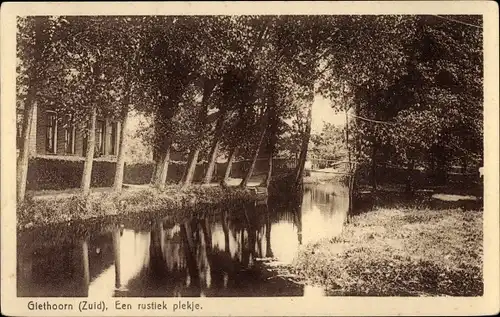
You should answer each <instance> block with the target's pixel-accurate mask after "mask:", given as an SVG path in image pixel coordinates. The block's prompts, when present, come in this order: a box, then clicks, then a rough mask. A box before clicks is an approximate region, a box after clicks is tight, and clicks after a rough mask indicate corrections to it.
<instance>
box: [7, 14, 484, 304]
mask: <svg viewBox="0 0 500 317" xmlns="http://www.w3.org/2000/svg"><path fill="white" fill-rule="evenodd" d="M16 22H17V33H16V35H17V43H16V45H17V46H16V48H17V64H16V67H17V77H16V89H17V95H16V114H17V116H16V119H17V121H16V125H17V134H16V136H17V140H16V142H17V152H16V155H17V171H16V172H17V179H16V191H17V214H16V217H17V218H16V219H17V263H16V268H17V296H19V297H89V296H95V295H98V296H101V297H103V298H104V297H278V296H279V297H281V296H287V297H288V296H300V297H316V298H317V297H324V296H412V297H417V296H426V297H427V296H470V297H477V296H482V295H483V292H484V286H483V284H484V283H483V264H484V263H483V240H484V239H483V224H484V221H483V209H484V207H483V177H484V176H483V166H484V149H483V141H484V128H483V119H484V118H483V108H484V107H483V103H484V96H483V77H484V75H483V19H482V16H480V15H431V14H429V15H202V16H195V15H193V16H190V15H185V16H163V15H144V16H141V15H138V16H104V15H103V16H99V15H93V16H83V15H82V16H70V15H68V16H64V15H57V16H44V15H40V16H22V17H17V20H16Z"/></svg>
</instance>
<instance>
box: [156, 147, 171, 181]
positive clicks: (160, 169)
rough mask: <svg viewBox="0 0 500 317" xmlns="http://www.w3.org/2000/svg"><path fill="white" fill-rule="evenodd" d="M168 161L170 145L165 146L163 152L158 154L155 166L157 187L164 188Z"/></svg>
mask: <svg viewBox="0 0 500 317" xmlns="http://www.w3.org/2000/svg"><path fill="white" fill-rule="evenodd" d="M169 161H170V146H169V147H167V149H166V151H165V153H163V154H162V155H160V158H159V159H158V162H157V166H156V175H157V177H156V180H155V187H156V188H158V189H163V188H165V183H166V182H167V174H168V163H169Z"/></svg>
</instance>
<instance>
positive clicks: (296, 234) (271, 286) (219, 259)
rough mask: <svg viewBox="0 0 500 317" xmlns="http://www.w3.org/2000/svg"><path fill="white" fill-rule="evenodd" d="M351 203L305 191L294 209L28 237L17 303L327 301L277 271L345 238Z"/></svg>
mask: <svg viewBox="0 0 500 317" xmlns="http://www.w3.org/2000/svg"><path fill="white" fill-rule="evenodd" d="M348 199H349V198H348V191H347V189H346V188H345V187H342V186H340V185H337V184H322V185H306V186H305V188H304V193H303V197H302V199H298V201H297V202H293V203H287V204H284V203H278V202H273V201H268V203H267V204H256V205H251V206H246V207H240V209H241V210H237V211H236V212H234V211H231V210H227V209H222V210H221V211H220V212H214V213H207V214H210V215H207V216H204V217H196V218H191V219H187V220H186V221H184V222H182V223H175V222H172V221H169V220H168V219H167V218H164V219H158V220H155V221H151V222H147V225H144V224H141V225H138V224H137V223H134V222H130V221H123V222H122V221H120V220H119V219H115V220H113V221H110V222H109V221H108V222H106V223H84V224H79V225H76V224H61V225H58V226H54V227H48V228H41V229H37V230H35V231H29V232H22V233H20V234H19V235H18V255H17V257H18V259H17V260H18V261H17V268H18V269H17V272H18V278H17V281H18V296H30V297H32V296H33V297H37V296H41V297H51V296H74V297H79V296H82V297H87V296H89V297H93V296H99V297H110V296H115V297H119V296H133V297H173V296H188V297H199V296H207V297H210V296H216V297H233V296H238V297H252V296H322V295H323V291H322V290H321V289H319V288H316V287H312V286H305V285H302V284H300V283H296V282H294V281H291V280H289V279H287V278H282V277H280V276H279V275H278V274H277V273H276V270H275V269H274V268H275V267H276V265H277V264H278V266H279V264H289V263H291V262H292V261H293V259H294V257H295V256H296V254H297V252H298V250H299V248H300V246H301V245H304V244H308V243H311V242H314V241H316V240H319V239H321V238H325V237H334V236H335V235H337V234H339V233H340V232H341V230H342V226H343V224H344V220H345V218H346V215H347V210H348V205H349V204H348ZM42 231H43V233H42Z"/></svg>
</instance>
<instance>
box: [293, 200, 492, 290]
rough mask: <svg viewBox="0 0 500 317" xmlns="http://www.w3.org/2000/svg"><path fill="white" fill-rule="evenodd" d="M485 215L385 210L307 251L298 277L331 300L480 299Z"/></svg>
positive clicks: (300, 261) (356, 221) (359, 219)
mask: <svg viewBox="0 0 500 317" xmlns="http://www.w3.org/2000/svg"><path fill="white" fill-rule="evenodd" d="M482 216H483V214H482V212H481V211H478V210H468V211H464V210H463V209H462V208H455V209H441V210H431V209H426V208H411V207H406V208H383V207H377V208H375V209H374V210H373V211H371V212H368V213H364V214H360V215H358V216H355V217H354V218H353V219H352V221H351V222H350V223H349V224H347V225H346V227H345V229H344V232H343V233H342V234H341V235H340V236H339V237H337V238H335V239H332V240H324V241H321V242H319V243H317V244H314V245H308V246H305V248H304V249H303V250H301V252H300V254H299V256H298V258H297V259H296V261H295V262H294V264H293V268H292V271H293V273H295V274H298V275H299V276H300V277H302V278H303V279H305V280H306V281H309V282H310V283H314V284H320V285H323V286H325V287H326V289H327V292H328V293H329V294H331V295H353V296H357V295H362V296H434V295H451V296H480V295H482V293H483V282H482V254H483V247H482V246H483V244H482V225H483V221H482V219H483V218H482Z"/></svg>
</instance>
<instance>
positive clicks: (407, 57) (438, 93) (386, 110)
mask: <svg viewBox="0 0 500 317" xmlns="http://www.w3.org/2000/svg"><path fill="white" fill-rule="evenodd" d="M460 19H462V20H463V21H466V22H467V24H463V23H460V21H461V20H460ZM457 21H458V22H457ZM481 22H482V21H481V18H480V17H477V16H462V17H460V16H458V17H454V19H452V20H450V19H448V18H446V17H443V16H396V15H392V16H382V15H380V16H355V15H350V16H326V15H323V16H134V17H120V16H95V17H79V16H71V17H48V16H39V17H22V18H19V19H18V53H19V54H18V56H19V57H20V58H19V65H18V106H19V107H23V108H24V111H25V113H26V114H27V115H26V116H25V117H26V118H29V113H28V112H29V111H30V109H31V108H32V104H33V103H35V102H38V103H44V104H50V105H53V107H54V108H56V109H57V110H58V111H62V112H66V113H71V114H75V116H76V117H78V120H79V121H82V122H83V121H87V122H89V124H88V131H89V133H90V134H89V135H90V137H89V138H88V142H89V147H88V148H89V149H91V148H93V144H91V143H92V142H94V141H93V137H92V131H93V129H92V122H93V120H94V121H95V115H96V113H102V114H106V115H109V116H114V117H115V118H119V119H120V120H122V121H123V122H124V125H125V122H126V120H127V117H128V113H129V112H130V111H132V110H133V111H137V112H139V113H142V114H144V115H145V116H147V117H150V118H152V120H153V122H154V124H153V126H152V127H145V128H144V129H142V132H143V133H142V135H143V136H144V141H145V142H146V143H149V144H150V145H151V146H152V148H153V159H154V161H155V162H156V168H155V172H154V177H153V178H154V183H155V184H156V185H157V186H158V187H160V188H161V187H163V186H164V184H165V182H166V176H167V173H168V162H169V161H170V154H171V151H175V152H178V153H182V154H184V155H186V156H187V160H188V162H187V165H186V169H185V172H184V175H183V177H182V179H181V183H182V184H183V187H185V186H187V185H189V184H190V183H191V182H192V180H193V174H194V171H195V169H196V165H197V163H198V162H199V161H200V160H205V161H207V162H208V168H207V171H206V175H205V177H204V182H206V183H208V182H210V181H211V178H212V175H213V170H214V165H215V161H216V159H217V157H219V156H227V157H228V160H229V163H228V164H227V166H228V167H227V168H228V169H229V170H230V168H231V164H230V163H231V162H232V159H234V157H240V158H241V157H244V158H248V159H251V160H252V161H253V163H252V164H250V165H249V167H248V171H247V174H246V175H245V177H244V179H243V181H242V185H243V186H244V185H246V182H247V181H248V178H249V177H250V176H251V175H252V172H253V169H254V166H255V160H256V159H257V157H259V153H260V156H262V154H265V155H267V156H268V157H269V177H267V179H270V174H271V173H272V157H273V156H274V155H276V154H277V153H280V154H287V155H290V156H291V157H293V156H295V157H297V158H298V161H299V163H298V166H297V171H296V179H295V180H296V181H297V182H300V179H301V177H302V172H303V169H304V163H305V160H306V157H307V150H308V145H309V143H310V141H312V142H313V143H315V144H316V146H315V151H321V152H323V153H325V152H329V153H328V155H327V156H328V157H331V158H336V157H339V155H338V154H336V153H333V152H335V151H337V150H338V151H340V149H337V148H336V147H335V146H334V145H333V144H331V143H329V141H325V140H319V139H318V138H316V137H313V140H310V138H311V136H310V134H311V126H310V125H311V105H312V102H313V101H314V96H315V95H317V94H322V95H323V96H325V97H327V98H329V99H330V100H331V101H332V105H333V107H334V108H335V110H338V111H346V112H347V114H349V115H350V116H351V120H349V127H348V128H349V131H348V135H350V136H351V137H350V138H349V140H348V143H349V153H352V154H353V158H355V160H356V161H358V162H359V163H360V164H364V163H370V162H371V163H372V165H373V167H374V168H375V167H376V163H377V162H378V161H380V162H383V163H390V164H397V165H400V166H404V167H407V168H409V169H412V168H413V167H415V166H419V165H424V166H428V167H429V168H433V169H436V171H443V170H445V169H446V168H447V167H448V166H449V165H450V164H452V163H454V162H455V161H457V160H459V161H461V162H462V163H463V164H466V165H467V164H469V165H473V164H477V163H479V164H480V161H481V160H482V133H483V128H482V102H483V95H482V70H483V67H482V65H483V62H482V33H481V32H482V30H481ZM474 25H477V27H474ZM124 29H126V30H127V31H125V32H124V31H123V30H124ZM26 126H27V125H26ZM327 129H329V128H328V127H327ZM24 130H26V129H24ZM325 133H330V132H328V131H325ZM343 134H344V133H342V135H343ZM346 138H347V135H346ZM122 139H123V141H122V142H123V144H122V145H126V139H127V138H126V137H124V138H122ZM337 141H338V140H337ZM27 146H28V145H26V149H27ZM22 153H25V151H24V152H22ZM92 154H93V153H91V152H90V151H89V152H88V153H87V160H86V165H85V169H84V172H83V178H82V189H83V190H84V192H85V190H88V188H86V186H87V187H88V186H89V184H90V181H89V179H90V178H89V177H90V176H89V175H87V181H85V180H84V179H85V177H86V176H85V175H86V174H88V173H90V172H89V171H91V170H92V157H93V155H92ZM123 155H125V154H123ZM315 155H317V153H316V154H315ZM24 157H25V155H20V160H22V162H21V161H20V164H19V166H24V163H26V164H27V160H24ZM120 157H122V154H120ZM120 157H119V164H117V173H116V174H117V175H123V159H120ZM21 163H22V164H21ZM120 166H122V167H121V169H119V167H120ZM26 168H27V167H26ZM21 171H22V169H21ZM226 174H227V173H226ZM374 175H375V173H374ZM23 178H24V179H23ZM122 178H123V177H122ZM121 181H122V180H120V178H118V179H116V178H115V186H116V187H117V188H118V187H119V188H121ZM18 182H20V183H23V182H25V176H23V174H22V173H21V172H20V173H19V174H18ZM85 184H86V185H85ZM19 193H21V196H24V194H23V193H22V189H21V190H20V191H18V194H19Z"/></svg>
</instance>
